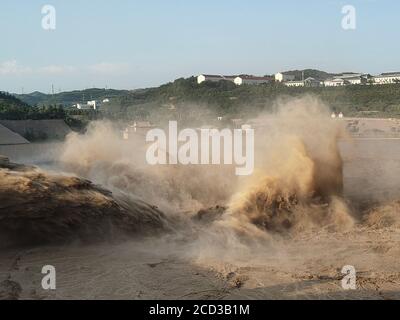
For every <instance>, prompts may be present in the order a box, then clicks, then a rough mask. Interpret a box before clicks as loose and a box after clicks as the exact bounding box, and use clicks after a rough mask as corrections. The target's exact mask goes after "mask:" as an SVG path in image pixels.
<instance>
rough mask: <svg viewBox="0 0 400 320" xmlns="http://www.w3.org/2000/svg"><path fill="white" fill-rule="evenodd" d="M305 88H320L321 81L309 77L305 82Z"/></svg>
mask: <svg viewBox="0 0 400 320" xmlns="http://www.w3.org/2000/svg"><path fill="white" fill-rule="evenodd" d="M304 86H305V87H320V86H321V81H319V80H317V79H315V78H312V77H309V78H307V79H306V80H304Z"/></svg>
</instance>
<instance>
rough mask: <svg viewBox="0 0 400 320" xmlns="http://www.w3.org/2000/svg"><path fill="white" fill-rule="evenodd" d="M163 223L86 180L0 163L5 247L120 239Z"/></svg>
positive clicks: (0, 231) (148, 209)
mask: <svg viewBox="0 0 400 320" xmlns="http://www.w3.org/2000/svg"><path fill="white" fill-rule="evenodd" d="M3 160H4V159H3ZM165 226H166V220H165V217H164V215H163V214H162V213H161V212H160V211H159V210H157V209H156V208H155V207H152V206H150V205H148V204H146V203H144V202H142V201H139V200H134V201H133V200H132V199H128V198H126V197H123V196H117V197H114V196H113V195H112V194H111V192H109V191H107V190H104V189H102V188H100V187H98V186H96V185H94V184H92V183H91V182H90V181H88V180H84V179H80V178H77V177H71V176H64V175H60V174H53V173H48V172H44V171H41V170H39V169H37V168H32V167H25V166H23V165H15V164H12V163H10V162H8V161H5V160H4V161H2V162H1V163H0V240H1V241H0V243H1V246H9V245H17V244H32V243H49V244H53V243H56V242H70V241H73V240H81V241H95V240H104V239H117V238H119V237H121V236H122V237H124V236H128V235H136V234H139V233H141V234H142V233H146V232H150V231H154V230H157V229H162V228H164V227H165Z"/></svg>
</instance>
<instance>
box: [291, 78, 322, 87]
mask: <svg viewBox="0 0 400 320" xmlns="http://www.w3.org/2000/svg"><path fill="white" fill-rule="evenodd" d="M284 84H285V86H287V87H320V86H321V81H319V80H316V79H314V78H311V77H309V78H307V79H305V80H302V81H287V82H284Z"/></svg>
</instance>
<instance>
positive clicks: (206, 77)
mask: <svg viewBox="0 0 400 320" xmlns="http://www.w3.org/2000/svg"><path fill="white" fill-rule="evenodd" d="M235 78H236V76H221V75H212V74H201V75H199V76H198V77H197V83H198V84H200V83H203V82H205V81H212V82H219V81H222V80H226V81H231V82H234V80H235Z"/></svg>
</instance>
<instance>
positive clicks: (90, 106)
mask: <svg viewBox="0 0 400 320" xmlns="http://www.w3.org/2000/svg"><path fill="white" fill-rule="evenodd" d="M73 107H76V108H77V109H79V110H97V108H98V105H97V102H96V100H92V101H88V102H87V103H77V104H75V105H73Z"/></svg>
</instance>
